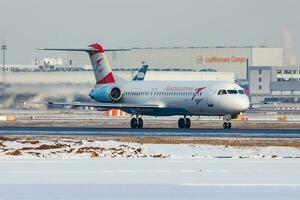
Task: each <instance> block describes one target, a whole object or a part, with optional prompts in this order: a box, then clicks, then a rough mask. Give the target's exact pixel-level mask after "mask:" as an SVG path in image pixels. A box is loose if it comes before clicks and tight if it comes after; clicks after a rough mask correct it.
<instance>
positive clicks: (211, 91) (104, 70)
mask: <svg viewBox="0 0 300 200" xmlns="http://www.w3.org/2000/svg"><path fill="white" fill-rule="evenodd" d="M40 50H54V51H83V52H87V53H88V54H89V57H90V60H91V63H92V67H93V71H94V75H95V78H96V84H95V87H94V88H93V89H92V90H91V91H90V93H89V96H90V98H91V99H93V100H94V101H95V102H92V103H84V102H70V103H68V102H52V101H49V102H44V103H46V104H48V105H60V106H74V107H80V106H82V107H94V108H96V109H97V108H98V109H114V108H117V109H121V110H122V111H125V112H127V113H129V114H131V116H132V119H131V121H130V126H131V128H143V124H144V122H143V118H142V116H145V115H147V116H156V117H158V116H173V115H178V116H182V117H180V118H179V120H178V127H179V128H187V129H188V128H190V127H191V120H190V118H189V117H188V116H190V117H192V116H220V117H222V116H223V118H224V120H225V122H224V123H223V128H224V129H230V128H231V122H230V120H231V119H234V118H237V116H238V115H239V114H240V113H243V112H245V111H247V110H248V108H249V105H250V104H249V98H248V96H247V95H246V94H245V93H244V91H243V89H242V88H241V87H240V86H239V85H237V84H235V83H231V82H223V81H179V80H174V81H157V80H155V81H150V80H149V81H126V80H124V79H118V80H117V79H116V78H115V75H114V73H113V72H112V70H111V67H110V64H109V62H108V58H107V57H106V55H105V51H122V49H106V50H105V51H104V48H103V47H102V46H101V45H100V44H98V43H94V44H91V45H89V46H88V47H87V48H76V49H57V48H41V49H40Z"/></svg>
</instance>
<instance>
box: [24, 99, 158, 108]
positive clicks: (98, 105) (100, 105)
mask: <svg viewBox="0 0 300 200" xmlns="http://www.w3.org/2000/svg"><path fill="white" fill-rule="evenodd" d="M19 103H22V104H24V105H25V104H44V105H54V106H71V107H94V108H107V109H113V108H117V109H126V108H127V109H128V108H132V109H154V108H162V106H159V105H157V104H129V103H85V102H70V103H67V102H53V101H48V102H28V103H27V102H19Z"/></svg>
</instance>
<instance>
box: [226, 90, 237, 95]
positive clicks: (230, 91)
mask: <svg viewBox="0 0 300 200" xmlns="http://www.w3.org/2000/svg"><path fill="white" fill-rule="evenodd" d="M227 92H228V94H237V93H238V91H236V90H227Z"/></svg>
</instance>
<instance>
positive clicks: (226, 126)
mask: <svg viewBox="0 0 300 200" xmlns="http://www.w3.org/2000/svg"><path fill="white" fill-rule="evenodd" d="M223 128H224V129H228V130H229V129H231V122H224V123H223Z"/></svg>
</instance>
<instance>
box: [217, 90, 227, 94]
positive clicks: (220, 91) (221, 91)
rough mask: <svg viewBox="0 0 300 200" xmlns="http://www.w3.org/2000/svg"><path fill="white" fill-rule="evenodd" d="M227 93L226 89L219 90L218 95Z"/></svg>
mask: <svg viewBox="0 0 300 200" xmlns="http://www.w3.org/2000/svg"><path fill="white" fill-rule="evenodd" d="M223 94H227V92H226V90H219V92H218V95H223Z"/></svg>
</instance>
